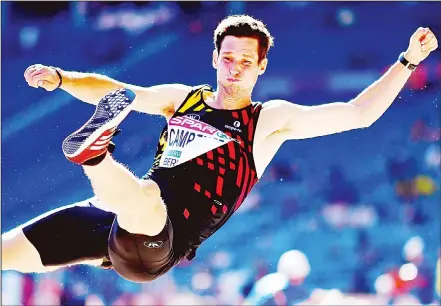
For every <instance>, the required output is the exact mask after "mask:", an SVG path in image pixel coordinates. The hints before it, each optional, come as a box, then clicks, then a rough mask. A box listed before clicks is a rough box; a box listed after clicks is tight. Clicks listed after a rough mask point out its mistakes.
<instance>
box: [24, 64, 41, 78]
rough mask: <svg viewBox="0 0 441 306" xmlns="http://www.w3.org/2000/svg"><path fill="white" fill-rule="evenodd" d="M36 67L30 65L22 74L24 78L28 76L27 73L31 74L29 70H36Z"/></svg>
mask: <svg viewBox="0 0 441 306" xmlns="http://www.w3.org/2000/svg"><path fill="white" fill-rule="evenodd" d="M37 66H38V64H35V65H31V66H29V67H28V68H26V70H25V72H24V74H23V75H24V77H25V78H26V76H27V75H29V73H31V70H32V71H33V70H35V69H37Z"/></svg>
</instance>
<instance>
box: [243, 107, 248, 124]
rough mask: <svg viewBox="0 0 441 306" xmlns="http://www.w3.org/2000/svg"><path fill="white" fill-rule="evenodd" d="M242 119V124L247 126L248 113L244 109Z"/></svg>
mask: <svg viewBox="0 0 441 306" xmlns="http://www.w3.org/2000/svg"><path fill="white" fill-rule="evenodd" d="M242 118H243V124H245V125H247V124H248V120H249V118H248V112H247V110H246V109H244V110H242Z"/></svg>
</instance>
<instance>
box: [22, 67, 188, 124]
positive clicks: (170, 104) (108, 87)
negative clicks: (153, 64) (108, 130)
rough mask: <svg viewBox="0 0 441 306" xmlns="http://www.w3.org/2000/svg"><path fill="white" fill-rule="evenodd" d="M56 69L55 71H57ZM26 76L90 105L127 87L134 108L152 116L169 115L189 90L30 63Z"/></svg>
mask: <svg viewBox="0 0 441 306" xmlns="http://www.w3.org/2000/svg"><path fill="white" fill-rule="evenodd" d="M57 71H58V73H57ZM24 76H25V79H26V81H27V82H28V84H29V85H30V86H32V87H35V88H38V87H43V88H44V89H46V90H47V91H53V90H55V89H57V88H58V85H59V84H60V76H61V79H62V82H61V86H60V88H61V89H63V90H64V91H66V92H68V93H69V94H71V95H72V96H74V97H75V98H77V99H79V100H81V101H83V102H86V103H90V104H97V103H98V102H99V100H100V99H101V98H102V97H103V96H104V95H105V94H107V93H108V92H110V91H112V90H115V89H118V88H123V87H125V88H129V89H131V90H133V91H134V92H135V93H136V100H135V101H134V110H136V111H139V112H142V113H147V114H154V115H163V116H165V117H169V116H171V115H172V114H173V113H174V111H175V109H176V108H177V106H179V104H180V103H181V102H182V101H183V100H184V99H185V97H186V96H187V95H188V93H189V92H190V90H191V87H190V86H186V85H182V84H165V85H157V86H152V87H140V86H135V85H130V84H126V83H123V82H119V81H117V80H114V79H112V78H110V77H107V76H105V75H101V74H96V73H83V72H74V71H64V70H61V69H60V68H53V67H48V66H44V65H39V64H37V65H32V66H30V67H29V68H28V69H26V71H25V74H24Z"/></svg>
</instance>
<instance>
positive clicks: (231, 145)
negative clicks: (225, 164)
mask: <svg viewBox="0 0 441 306" xmlns="http://www.w3.org/2000/svg"><path fill="white" fill-rule="evenodd" d="M228 155H229V156H230V158H231V159H232V160H234V159H236V151H235V150H234V142H232V141H230V142H229V143H228Z"/></svg>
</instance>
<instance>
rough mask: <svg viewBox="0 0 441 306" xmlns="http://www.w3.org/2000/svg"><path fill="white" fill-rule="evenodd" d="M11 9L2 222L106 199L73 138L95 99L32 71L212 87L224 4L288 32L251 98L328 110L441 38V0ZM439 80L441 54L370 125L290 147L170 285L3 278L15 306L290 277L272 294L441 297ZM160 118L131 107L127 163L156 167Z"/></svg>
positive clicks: (176, 294) (196, 300) (219, 288)
mask: <svg viewBox="0 0 441 306" xmlns="http://www.w3.org/2000/svg"><path fill="white" fill-rule="evenodd" d="M1 10H2V50H1V51H2V65H1V73H2V83H1V85H2V92H1V95H2V96H1V100H2V109H1V121H2V122H1V124H2V125H1V128H2V140H1V141H2V142H1V146H2V233H3V232H5V231H7V230H10V229H12V228H14V227H16V226H18V225H20V224H22V223H24V222H26V221H27V220H29V219H30V218H33V217H36V216H38V215H39V214H41V213H43V212H46V211H47V210H50V209H53V208H56V207H59V206H62V205H66V204H70V203H73V202H76V201H81V200H84V199H87V198H88V197H90V196H92V191H91V188H90V185H89V182H88V180H87V178H86V177H85V175H84V174H83V172H82V169H81V167H78V166H75V165H73V164H72V163H69V162H68V161H67V160H66V159H65V158H64V156H63V154H62V152H61V142H62V140H63V139H64V137H65V136H66V135H68V134H69V133H71V132H72V131H73V130H75V129H77V128H78V127H79V126H80V125H82V124H83V123H84V122H85V120H87V119H88V118H89V117H90V115H91V114H92V112H93V111H94V108H93V106H91V105H89V104H85V103H82V102H79V101H77V100H75V99H73V98H72V97H71V96H70V95H68V94H67V93H65V92H63V91H61V90H57V91H54V92H51V93H48V92H46V91H45V90H44V89H34V88H31V87H28V85H27V84H26V82H25V80H24V78H23V73H24V71H25V69H26V68H27V67H28V66H29V65H32V64H35V63H41V64H45V65H51V66H59V67H61V68H62V69H64V70H76V71H82V72H98V73H103V74H105V75H108V76H110V77H113V78H115V79H118V80H120V81H123V82H127V83H132V84H136V85H141V86H150V85H155V84H161V83H173V82H177V83H183V84H187V85H198V84H206V83H208V84H211V85H212V86H215V85H216V78H215V71H214V70H213V68H212V66H211V56H212V49H213V43H212V33H213V30H214V29H215V27H216V25H217V23H218V22H219V21H220V20H221V19H222V18H224V17H225V16H227V15H228V14H230V13H246V14H250V15H252V16H254V17H257V18H259V19H261V20H263V21H264V22H265V23H266V24H267V25H268V27H269V30H270V31H271V33H272V35H273V36H274V37H275V47H274V48H273V49H272V50H271V51H270V54H269V67H268V70H267V72H266V73H265V75H264V76H262V77H261V78H260V80H259V81H258V83H257V85H256V88H255V93H254V96H253V98H254V99H255V100H260V101H265V100H268V99H272V98H283V99H287V100H289V101H293V102H296V103H299V104H304V105H315V104H321V103H327V102H334V101H348V100H349V99H351V98H353V97H354V96H355V95H357V94H358V93H359V92H360V91H361V90H363V89H364V88H365V87H366V86H368V85H369V84H371V83H372V82H373V81H375V80H376V79H377V78H378V77H379V76H380V75H381V74H382V73H383V72H384V71H385V70H386V69H387V68H388V66H389V65H391V64H392V63H393V62H394V61H395V60H396V58H397V57H398V55H399V54H400V52H402V51H404V50H405V49H406V48H407V45H408V41H409V38H410V36H411V35H412V34H413V32H414V31H415V30H416V29H417V28H418V27H419V26H430V27H431V28H432V30H433V31H434V32H435V33H436V34H437V36H438V39H441V18H440V12H441V3H439V2H438V3H437V2H402V3H399V2H383V3H375V2H358V3H356V2H354V3H351V2H335V3H333V2H330V3H328V2H309V3H308V2H279V3H278V2H119V1H115V2H2V3H1ZM440 80H441V58H440V52H439V50H437V51H435V52H433V53H432V54H431V55H430V57H429V58H428V59H427V60H425V61H424V62H423V63H422V64H421V65H420V68H419V69H418V70H417V71H416V72H415V73H413V75H412V77H411V79H410V80H409V82H408V83H407V85H406V87H405V89H404V90H403V91H402V92H401V93H400V95H399V97H398V98H397V99H396V101H395V103H394V104H393V106H392V107H391V108H390V110H388V111H387V112H386V114H385V115H384V116H383V117H381V119H380V120H379V121H377V122H376V123H375V124H374V125H373V126H372V127H370V128H369V129H364V130H356V131H351V132H347V133H344V134H340V135H333V136H328V137H322V138H316V139H309V140H302V141H292V142H289V143H286V144H285V145H284V146H283V147H282V149H281V150H280V152H279V154H278V155H277V156H276V158H275V160H274V161H273V162H272V163H271V165H270V166H269V168H268V169H267V171H266V174H265V175H264V178H263V179H262V180H261V182H260V183H259V184H258V185H257V186H256V187H255V189H254V190H253V192H252V194H251V196H250V197H249V198H248V199H247V200H246V202H245V203H244V205H242V207H241V208H240V209H239V210H238V212H237V214H236V215H235V216H233V218H232V219H231V220H230V222H229V223H228V224H227V225H225V226H224V227H223V228H222V230H220V231H219V232H217V233H216V234H215V235H214V236H213V237H212V238H211V239H209V240H208V241H207V242H206V243H205V244H204V245H203V246H202V247H201V248H200V249H199V250H198V256H197V257H196V258H195V260H193V262H192V263H188V262H183V263H181V264H180V265H179V266H178V267H175V268H174V269H173V270H172V271H171V272H170V273H169V274H168V275H166V276H164V277H162V278H160V279H159V280H158V281H156V282H154V283H151V284H142V285H141V284H133V283H129V282H126V281H124V280H123V279H121V278H119V277H118V276H117V275H116V274H115V273H114V272H113V271H103V270H99V269H96V268H90V267H85V266H76V267H70V268H68V269H65V270H60V271H56V272H53V273H49V274H35V275H34V274H32V275H23V274H20V273H14V272H7V273H3V274H2V297H3V304H4V305H18V304H21V305H56V304H63V305H103V304H105V305H149V304H151V305H177V304H181V305H184V304H186V305H189V304H198V305H202V304H204V305H237V304H238V303H240V302H241V301H242V300H243V298H244V297H246V296H247V295H248V294H249V292H250V290H251V288H252V287H253V285H254V284H255V282H256V281H257V280H259V279H261V278H262V276H264V275H266V274H268V273H275V272H278V273H281V274H283V275H285V276H287V277H288V278H289V280H290V282H289V284H288V285H285V287H284V289H283V290H281V291H280V292H279V293H277V294H274V295H272V296H270V298H269V300H268V302H267V304H272V305H274V304H288V305H293V304H294V303H296V302H298V301H301V300H304V299H307V298H308V297H309V298H311V299H312V300H314V299H316V300H314V301H316V303H318V302H317V301H322V300H323V299H325V298H326V297H327V298H328V299H329V298H330V296H331V297H332V296H333V297H334V298H335V296H339V297H340V298H341V296H340V294H343V296H346V297H352V298H356V299H364V300H365V301H366V303H368V304H369V303H370V304H375V303H379V304H383V305H384V303H385V302H386V301H388V302H390V303H394V304H399V303H404V304H409V303H417V304H418V303H421V304H429V303H431V302H433V301H434V303H435V304H437V305H439V297H438V296H437V295H436V293H435V290H434V286H435V276H434V273H435V262H436V260H437V258H438V256H439V254H440V190H439V186H440V146H439V144H440V121H439V109H440V103H441V101H440V100H441V99H440V98H441V85H440V84H441V82H440ZM164 123H165V121H164V120H163V119H161V118H158V117H154V116H148V115H143V114H139V113H132V114H130V116H129V117H128V118H127V120H126V121H125V122H123V124H122V126H121V128H122V130H123V132H122V133H121V134H120V135H118V137H116V139H115V142H116V143H117V150H116V152H115V157H116V158H117V159H118V160H120V161H121V162H123V163H124V164H126V165H127V166H128V167H130V169H132V170H133V171H134V172H135V173H136V174H137V175H138V176H142V175H143V174H145V173H146V172H147V171H148V169H149V167H150V165H151V162H152V159H153V154H154V150H155V147H156V142H157V139H158V135H159V132H160V130H161V128H162V126H163V125H164ZM54 247H56V246H54ZM290 250H297V251H298V252H289V253H286V252H287V251H290ZM283 254H285V256H284V257H281V256H282V255H283ZM271 285H274V286H275V285H276V284H275V283H274V282H272V284H271ZM264 287H265V288H266V289H267V290H270V289H271V286H270V285H266V286H264ZM329 290H332V291H329ZM257 291H259V290H257ZM253 292H254V293H256V290H254V291H253ZM258 294H261V293H259V292H258ZM332 294H333V295H332ZM317 299H318V300H317ZM178 300H179V302H178ZM323 303H325V304H326V302H323Z"/></svg>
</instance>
